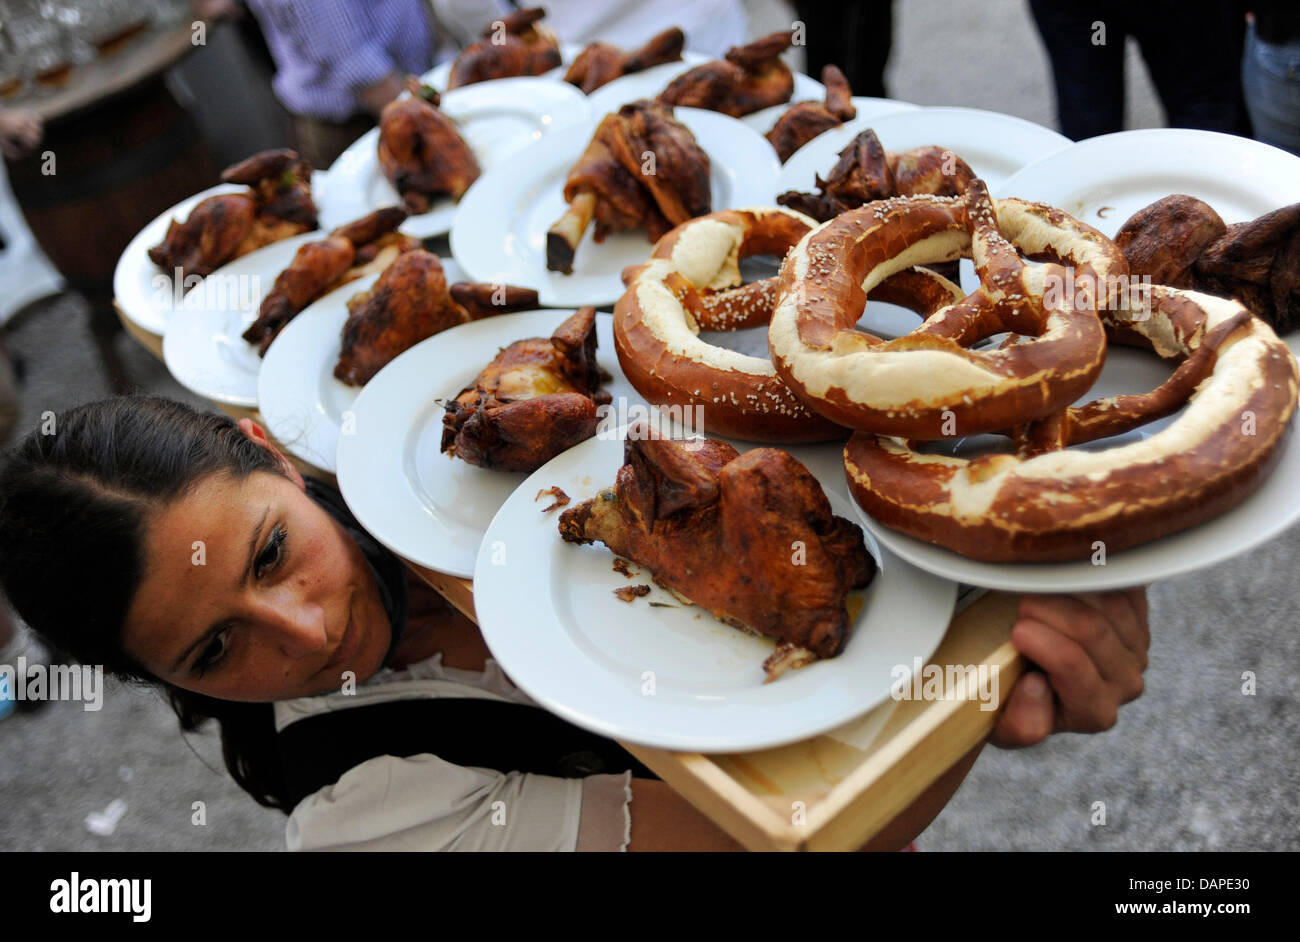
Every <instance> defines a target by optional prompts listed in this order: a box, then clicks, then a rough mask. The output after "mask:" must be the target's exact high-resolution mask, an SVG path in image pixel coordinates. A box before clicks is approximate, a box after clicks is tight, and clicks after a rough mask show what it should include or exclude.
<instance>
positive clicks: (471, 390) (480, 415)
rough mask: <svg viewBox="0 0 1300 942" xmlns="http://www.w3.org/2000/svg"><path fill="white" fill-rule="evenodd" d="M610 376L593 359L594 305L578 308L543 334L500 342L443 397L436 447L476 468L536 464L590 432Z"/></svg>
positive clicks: (606, 400) (527, 468) (524, 467)
mask: <svg viewBox="0 0 1300 942" xmlns="http://www.w3.org/2000/svg"><path fill="white" fill-rule="evenodd" d="M608 379H609V375H608V374H606V373H605V372H604V371H603V370H601V368H600V367H599V365H597V363H596V309H595V308H591V307H585V308H582V309H581V310H579V311H578V312H577V313H575V314H574V315H573V316H572V317H570V318H569V319H568V320H566V321H565V322H564V323H563V324H561V325H560V326H559V327H558V328H556V331H555V333H553V334H552V335H551V336H550V337H549V338H542V337H534V338H531V339H528V340H519V341H516V342H515V343H512V344H511V345H510V346H508V347H506V348H505V349H504V350H502V351H501V352H500V353H498V354H497V355H496V357H495V359H493V360H492V362H491V363H489V364H488V365H487V366H486V367H485V368H484V369H483V371H482V372H481V373H479V374H478V376H477V377H475V379H474V384H473V385H472V386H467V387H466V388H465V389H463V390H461V392H460V394H459V395H458V396H457V397H456V398H455V399H453V400H452V401H451V402H449V403H447V411H446V413H445V414H444V415H443V419H442V428H443V431H442V451H443V452H444V453H446V454H447V455H449V456H451V457H455V458H461V459H463V460H465V461H468V462H469V463H470V464H474V465H478V466H479V467H482V468H492V469H496V470H502V471H535V470H537V469H538V468H540V467H541V466H542V465H544V464H546V462H548V461H550V460H551V459H552V458H554V457H555V456H556V455H558V454H560V452H562V451H567V450H568V449H570V448H572V447H573V446H574V445H576V444H578V442H581V441H585V440H587V439H588V438H591V436H593V435H595V434H596V427H597V425H598V424H599V415H598V412H597V409H598V407H599V406H602V405H608V404H609V402H610V399H611V397H610V394H609V393H608V392H606V391H605V390H603V389H601V388H600V386H601V383H602V382H605V381H608Z"/></svg>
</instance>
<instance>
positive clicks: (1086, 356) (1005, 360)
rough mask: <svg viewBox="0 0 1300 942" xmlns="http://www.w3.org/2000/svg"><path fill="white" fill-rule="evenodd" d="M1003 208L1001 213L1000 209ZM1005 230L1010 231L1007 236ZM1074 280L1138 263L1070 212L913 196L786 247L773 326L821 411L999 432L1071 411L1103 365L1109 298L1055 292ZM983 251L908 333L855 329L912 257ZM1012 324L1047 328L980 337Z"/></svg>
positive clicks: (864, 210)
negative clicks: (996, 343) (964, 284)
mask: <svg viewBox="0 0 1300 942" xmlns="http://www.w3.org/2000/svg"><path fill="white" fill-rule="evenodd" d="M995 205H996V211H995ZM1003 230H1006V231H1007V232H1008V235H1009V236H1010V240H1009V239H1008V238H1007V237H1004V236H1003V234H1002V231H1003ZM1017 247H1019V248H1020V249H1021V250H1023V251H1025V252H1026V253H1027V254H1035V255H1041V254H1048V255H1053V256H1056V257H1058V258H1061V259H1062V260H1063V261H1069V262H1070V263H1071V264H1072V265H1073V268H1074V279H1075V280H1076V283H1077V284H1078V285H1079V286H1081V287H1087V286H1088V285H1090V284H1092V283H1093V282H1094V279H1101V280H1100V281H1098V282H1097V283H1099V284H1101V285H1105V284H1106V283H1107V282H1106V281H1105V280H1104V279H1108V278H1112V277H1118V276H1121V275H1123V274H1125V273H1126V271H1127V269H1126V267H1125V264H1124V259H1123V256H1122V255H1121V254H1120V253H1119V250H1118V249H1116V248H1115V246H1114V245H1113V243H1111V242H1110V240H1108V239H1106V238H1105V236H1103V235H1102V234H1101V233H1099V232H1097V231H1096V230H1095V229H1092V228H1091V227H1089V226H1086V225H1084V224H1082V223H1079V222H1077V221H1076V220H1074V219H1072V218H1071V217H1069V216H1067V215H1066V214H1064V213H1062V212H1060V211H1059V210H1056V209H1052V208H1051V207H1046V206H1042V205H1040V204H1036V203H1026V202H1024V201H1021V200H999V201H997V203H996V204H994V203H993V202H992V201H990V200H989V198H988V193H987V190H986V189H985V188H984V185H983V183H982V182H981V181H978V180H977V181H975V182H974V183H972V184H971V185H970V186H969V188H968V189H967V191H966V194H965V196H964V197H963V198H961V199H960V200H959V199H955V198H945V197H936V196H914V197H906V198H894V199H890V200H883V201H878V202H875V203H870V204H868V205H866V206H863V207H861V208H860V209H856V210H852V211H850V212H847V213H844V214H843V215H841V216H838V217H837V218H835V219H834V220H832V221H831V222H829V223H826V224H824V225H823V226H821V227H820V228H818V229H817V230H815V231H814V232H812V233H810V234H809V235H808V236H805V237H804V239H803V240H802V241H801V242H800V243H799V245H798V246H796V247H795V249H794V250H792V251H791V253H790V254H789V255H788V256H787V257H786V260H785V262H784V264H783V265H782V268H781V275H780V282H779V285H778V289H777V305H776V309H775V312H774V314H773V320H772V326H771V328H770V330H769V335H768V337H769V344H770V346H771V352H772V362H773V365H774V366H775V368H776V372H777V373H778V374H779V375H780V376H781V378H782V379H783V380H784V381H785V383H786V384H787V385H788V386H789V387H790V389H791V390H793V391H794V393H795V394H796V395H798V396H799V397H800V399H802V400H803V401H804V402H805V403H806V404H807V405H808V406H809V407H810V408H812V409H814V410H816V411H817V412H819V413H821V414H822V415H824V416H826V417H827V418H828V419H831V420H832V421H834V422H838V423H840V424H842V425H846V426H849V427H851V428H856V429H860V430H863V431H872V432H877V433H880V434H886V435H898V436H903V437H906V438H917V439H935V438H943V437H947V436H949V435H951V434H954V432H952V431H948V430H947V429H952V428H955V429H957V430H959V434H963V435H971V434H977V433H980V432H990V431H998V430H1000V429H1004V428H1008V427H1010V426H1012V425H1016V424H1019V423H1022V422H1026V421H1029V420H1031V419H1034V418H1038V417H1041V416H1045V415H1049V414H1051V413H1054V412H1058V411H1060V410H1061V409H1063V408H1065V407H1066V406H1067V405H1069V404H1070V403H1071V402H1072V401H1074V400H1075V399H1077V398H1078V397H1079V396H1080V395H1082V394H1083V393H1084V392H1086V391H1087V389H1088V388H1089V387H1090V386H1091V385H1092V383H1093V381H1094V380H1095V379H1096V377H1097V374H1098V373H1099V372H1100V371H1101V366H1102V362H1103V360H1104V357H1105V335H1104V332H1103V330H1102V327H1101V323H1100V321H1099V320H1098V319H1097V315H1096V303H1097V302H1096V299H1095V298H1092V297H1088V296H1084V297H1083V298H1082V300H1081V299H1080V298H1078V297H1073V296H1072V297H1068V298H1066V297H1064V296H1062V297H1060V298H1058V299H1056V300H1052V299H1050V297H1048V290H1047V286H1048V285H1051V284H1059V285H1062V286H1063V285H1065V284H1067V283H1068V281H1069V279H1067V272H1066V271H1065V269H1063V268H1062V267H1061V266H1060V265H1057V264H1054V263H1047V264H1043V265H1035V266H1030V265H1027V264H1026V263H1025V262H1024V261H1023V260H1022V259H1021V258H1020V257H1019V255H1018V253H1017ZM961 255H971V256H973V257H974V260H975V263H976V270H977V272H978V273H979V275H980V277H981V282H982V284H981V288H980V289H979V290H978V291H976V292H975V293H974V294H972V295H970V296H968V297H967V298H965V299H963V300H961V301H959V302H957V303H956V304H952V305H950V306H948V307H946V308H944V309H943V310H942V311H940V312H937V313H935V314H933V315H932V316H931V317H929V318H928V319H927V320H926V321H925V323H923V324H922V325H921V326H920V327H918V328H917V329H916V330H915V331H913V332H912V333H910V334H907V335H905V336H903V337H900V338H898V339H896V340H892V341H888V342H884V341H881V340H880V338H877V337H873V336H871V335H869V334H866V333H863V332H860V331H858V330H856V329H855V328H854V325H855V323H856V322H857V320H858V318H859V317H860V312H861V311H862V308H863V305H864V304H865V302H866V298H867V294H868V292H870V291H871V290H872V289H873V288H875V287H876V285H878V284H879V283H880V282H881V281H883V280H884V279H885V278H887V277H889V275H891V274H893V273H894V272H895V270H897V269H898V268H900V267H910V266H911V265H925V264H929V263H932V262H945V261H951V260H952V259H954V258H957V257H959V256H961ZM1004 331H1011V332H1015V333H1018V334H1028V335H1034V337H1035V339H1033V340H1032V341H1029V342H1024V343H1018V344H1015V345H1012V346H1009V347H1004V348H1002V349H999V350H996V351H981V350H971V349H967V347H968V346H969V345H970V344H972V343H974V342H976V341H978V340H980V339H983V338H985V337H988V336H991V335H993V334H997V333H1001V332H1004Z"/></svg>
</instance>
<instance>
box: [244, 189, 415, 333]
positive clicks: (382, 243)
mask: <svg viewBox="0 0 1300 942" xmlns="http://www.w3.org/2000/svg"><path fill="white" fill-rule="evenodd" d="M405 219H406V212H405V211H404V210H401V209H398V208H396V207H389V208H386V209H378V210H375V211H374V212H373V213H370V214H369V215H368V216H365V217H363V218H361V219H358V220H356V221H355V222H350V223H347V224H345V225H343V226H340V227H339V228H337V229H335V230H334V231H333V232H332V233H330V235H329V236H328V237H327V238H325V239H322V240H321V241H319V242H308V243H307V244H306V245H303V246H301V247H300V248H299V249H298V251H297V253H296V254H295V255H294V257H293V261H291V262H290V263H289V266H288V267H287V268H286V269H285V270H284V271H282V272H280V274H279V275H278V276H277V277H276V279H275V284H274V285H273V286H272V287H271V290H270V291H269V292H268V293H267V295H266V297H265V298H263V299H262V305H261V307H260V308H259V310H258V316H257V320H255V321H254V322H253V323H252V324H250V325H249V327H248V329H247V330H245V331H244V334H243V336H244V339H245V340H247V341H248V342H249V343H254V344H257V348H258V350H257V352H258V355H259V356H265V355H266V351H267V350H268V349H269V348H270V346H271V342H272V341H273V340H275V338H276V337H278V336H279V335H280V331H282V330H283V329H284V328H285V326H286V325H287V324H288V323H289V322H290V321H291V320H293V319H294V318H295V317H296V316H297V315H298V313H299V312H300V311H302V310H303V309H304V308H305V307H307V305H309V304H311V303H312V302H313V301H315V300H316V299H317V298H319V297H321V296H323V295H325V294H327V293H328V292H330V291H333V290H334V289H335V288H339V287H342V286H343V285H345V284H347V283H348V282H349V281H355V280H356V279H358V278H361V277H363V276H365V275H369V274H371V273H373V272H376V271H382V270H383V269H384V268H387V267H388V265H389V264H391V263H392V261H393V260H394V259H396V258H397V256H398V255H400V254H401V253H403V252H410V251H413V250H414V249H418V248H420V240H419V239H416V238H413V237H411V236H408V235H403V234H402V233H400V232H397V231H395V230H396V229H397V227H398V226H400V225H401V224H402V222H403V221H404V220H405Z"/></svg>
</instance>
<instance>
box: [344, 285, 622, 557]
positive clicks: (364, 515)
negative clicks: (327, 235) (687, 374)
mask: <svg viewBox="0 0 1300 942" xmlns="http://www.w3.org/2000/svg"><path fill="white" fill-rule="evenodd" d="M573 313H574V309H572V308H535V309H533V310H531V311H513V312H511V313H508V314H500V315H497V316H496V317H492V318H486V319H484V320H480V321H472V322H470V323H468V324H461V325H459V326H457V327H453V328H451V329H450V330H445V331H443V332H442V333H439V334H435V335H434V336H432V337H428V338H426V339H424V340H422V341H420V343H418V344H416V345H415V346H413V347H411V348H410V349H408V350H405V351H403V352H402V353H401V354H400V355H398V356H397V357H395V358H394V359H393V360H392V362H390V363H388V364H386V365H385V366H384V368H383V369H382V370H380V371H379V372H378V373H376V374H375V376H374V377H373V378H371V380H370V382H368V383H367V384H366V385H365V386H364V387H362V389H361V390H360V392H359V393H358V395H357V398H356V400H355V401H354V402H353V405H352V410H353V412H354V414H355V415H356V417H357V419H358V422H357V424H358V426H361V425H362V424H363V423H362V422H361V421H360V420H361V418H362V414H363V410H364V409H369V408H374V407H372V406H371V402H374V401H381V402H382V401H384V400H382V399H381V398H380V397H381V396H383V395H385V393H386V390H385V386H386V385H387V384H388V383H400V379H397V378H396V377H403V376H404V375H405V373H406V372H407V371H408V370H411V369H413V368H414V367H415V365H416V364H417V363H419V362H420V358H421V357H424V356H427V355H428V353H427V351H430V350H436V349H437V348H438V343H435V342H436V341H438V342H443V343H445V342H446V339H445V338H447V336H448V335H451V334H454V333H455V332H457V331H465V333H461V334H459V336H460V337H478V336H479V335H482V336H483V337H484V339H483V340H481V341H477V342H478V343H481V344H482V345H484V346H485V348H486V347H491V348H492V349H491V351H490V352H486V353H483V354H480V353H478V352H476V353H475V356H480V355H481V356H482V363H483V364H484V365H486V363H487V362H488V360H490V359H491V358H492V357H493V356H494V355H495V353H496V352H497V351H498V350H500V349H501V347H502V346H505V345H508V344H509V343H510V342H512V341H511V340H505V342H504V343H499V341H501V340H503V339H504V337H498V336H497V335H498V333H499V334H502V335H505V334H507V331H506V328H505V326H504V325H508V324H514V323H520V322H523V317H521V315H526V316H527V317H528V318H529V320H530V321H531V320H536V321H537V322H538V323H539V324H541V323H553V324H554V326H552V327H551V328H550V330H551V331H553V330H554V329H555V326H558V325H559V324H560V323H562V322H563V321H564V320H565V319H566V318H568V317H571V316H572V315H573ZM597 323H598V324H599V323H600V321H599V319H598V320H597ZM609 328H610V329H611V330H612V324H610V325H609ZM544 329H545V328H542V327H537V328H533V327H526V328H521V329H520V330H516V331H513V332H509V333H511V334H513V340H519V339H522V338H523V337H524V336H530V335H531V334H524V333H521V331H522V330H527V331H537V330H544ZM494 337H496V338H497V339H496V340H492V338H494ZM489 341H490V342H489ZM421 348H425V352H420V353H416V352H415V351H419V350H421ZM600 349H601V350H602V351H604V354H605V355H604V357H603V359H604V361H605V366H606V367H609V366H610V365H613V366H615V367H617V365H618V358H617V356H616V355H615V353H614V350H613V347H612V346H610V347H606V346H605V345H603V344H602V345H600ZM399 364H400V365H399ZM454 366H455V365H454V364H453V367H454ZM394 367H396V369H394ZM611 372H613V371H612V370H611ZM620 372H621V370H620ZM385 373H387V374H388V377H387V379H385V380H384V381H383V382H382V383H380V384H379V385H375V384H376V383H377V382H379V380H380V379H381V377H383V376H384V375H385ZM615 378H616V379H617V375H616V377H615ZM628 385H629V388H630V386H631V384H630V383H629V384H628ZM372 390H380V392H378V393H376V392H372ZM367 394H369V399H367ZM392 403H393V405H387V406H384V407H382V408H386V409H388V410H389V412H390V415H389V416H388V420H389V421H388V423H387V424H389V425H392V424H394V423H396V424H400V425H401V427H402V428H403V430H404V431H403V433H402V434H403V435H405V434H407V432H409V429H410V422H411V421H412V420H413V419H414V417H415V416H416V415H417V414H418V413H419V412H420V411H421V410H423V409H424V408H425V407H426V406H427V404H428V403H427V401H426V400H424V399H422V398H420V397H419V396H413V395H409V394H408V395H402V396H395V397H393V399H392ZM394 406H396V408H394ZM361 441H362V439H360V438H358V437H356V436H345V435H340V436H339V440H338V449H337V451H336V452H335V460H334V464H335V472H334V474H335V479H336V481H337V482H338V489H339V493H340V494H342V495H343V500H344V503H346V504H347V505H348V509H349V510H350V511H351V512H352V514H353V516H354V517H356V519H357V521H358V522H359V523H360V524H361V526H362V527H363V528H364V529H365V531H366V532H367V533H369V534H370V535H371V536H373V537H374V538H375V539H376V540H378V541H379V542H380V543H381V544H383V545H384V546H385V547H387V548H388V549H389V550H390V551H392V552H393V553H394V554H396V555H397V556H399V557H401V558H402V559H405V560H407V561H409V562H413V563H415V564H416V565H419V566H424V567H425V568H428V569H433V570H435V571H437V572H441V573H446V574H448V575H452V576H456V577H457V578H462V579H471V578H473V575H474V562H473V559H474V557H476V556H477V554H478V550H479V547H478V546H476V547H474V550H473V553H471V554H470V560H469V562H468V564H463V563H462V562H461V561H459V560H449V559H446V558H437V559H435V558H434V557H433V556H431V555H430V554H428V553H426V552H424V551H423V550H422V549H419V548H417V552H411V549H412V547H408V546H404V545H399V541H396V540H393V539H392V534H391V533H390V532H389V531H388V528H387V526H385V525H384V523H383V522H382V521H379V523H378V525H377V526H376V517H375V516H374V514H373V513H372V512H371V511H372V508H371V507H370V506H369V504H368V503H367V502H366V501H363V500H360V499H359V497H358V495H359V494H360V491H359V490H358V482H359V481H367V480H368V481H370V482H371V483H372V484H374V483H375V481H374V478H375V475H374V474H373V473H371V469H369V468H368V467H367V456H368V455H369V454H371V453H367V452H365V451H364V449H362V448H361V444H360V443H361ZM349 449H357V451H358V452H359V454H358V455H356V456H353V455H352V454H350V453H348V452H349ZM354 462H355V463H356V465H357V467H355V468H354V467H353V463H354ZM388 463H389V464H391V465H392V466H393V467H395V468H396V471H395V472H394V473H395V475H400V474H401V467H400V464H401V463H400V461H396V460H393V461H390V462H388ZM484 473H498V472H489V471H485V472H484ZM394 480H396V478H394ZM484 532H485V533H486V529H485V531H484ZM444 542H445V541H444ZM431 560H432V561H431Z"/></svg>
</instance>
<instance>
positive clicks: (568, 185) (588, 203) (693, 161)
mask: <svg viewBox="0 0 1300 942" xmlns="http://www.w3.org/2000/svg"><path fill="white" fill-rule="evenodd" d="M564 200H565V202H567V203H568V204H569V209H568V211H567V212H566V213H565V214H564V215H563V216H562V217H560V219H559V220H558V221H557V222H556V223H555V225H553V226H551V228H550V230H549V231H548V232H547V235H546V267H547V268H549V269H550V270H551V271H559V272H564V273H565V274H566V275H568V274H572V273H573V256H574V253H575V252H576V251H577V249H578V243H579V242H580V241H581V240H582V234H583V233H584V232H585V231H586V229H587V226H588V224H589V223H590V222H591V220H592V219H593V218H594V219H595V220H596V231H595V234H594V235H593V239H594V240H595V241H596V242H603V241H604V240H605V236H606V235H608V234H609V233H611V232H626V231H628V230H632V229H642V230H644V231H645V233H646V234H647V236H649V239H650V241H651V242H655V241H657V240H658V239H659V237H660V236H662V235H663V234H664V233H666V232H667V231H668V230H669V229H671V228H672V227H673V226H675V225H678V224H679V223H683V222H685V221H686V220H688V219H693V218H695V217H696V216H702V215H704V214H706V213H709V212H711V211H712V206H713V197H712V194H711V192H710V190H709V155H708V154H706V153H704V151H703V150H702V149H701V148H700V145H699V144H697V143H696V142H695V135H693V134H692V133H691V131H690V129H689V128H688V127H686V125H684V124H682V123H681V122H679V121H678V120H677V119H676V118H674V117H673V113H672V109H671V108H669V107H667V106H666V105H663V104H660V103H658V102H654V101H648V100H646V99H642V100H641V101H634V102H632V103H630V104H626V105H624V106H623V107H622V108H620V109H619V110H618V112H617V113H615V114H610V115H606V116H605V118H604V120H603V121H601V122H600V125H599V126H598V127H597V128H596V133H595V134H594V135H593V136H592V139H591V143H590V144H588V145H587V149H586V151H584V152H583V155H582V157H581V158H580V159H579V160H578V163H577V164H576V165H575V166H574V168H573V169H572V170H571V171H569V176H568V178H567V179H566V180H565V181H564Z"/></svg>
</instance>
